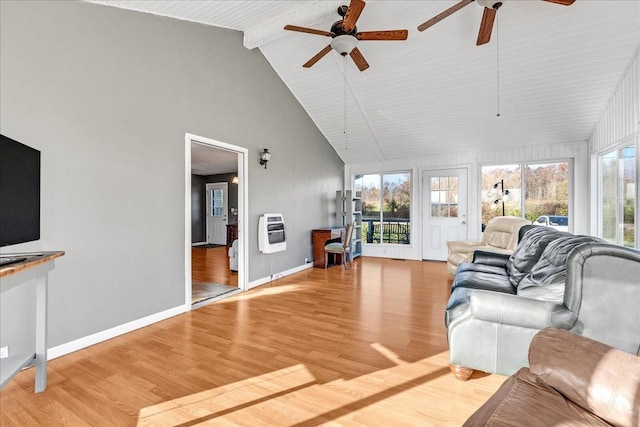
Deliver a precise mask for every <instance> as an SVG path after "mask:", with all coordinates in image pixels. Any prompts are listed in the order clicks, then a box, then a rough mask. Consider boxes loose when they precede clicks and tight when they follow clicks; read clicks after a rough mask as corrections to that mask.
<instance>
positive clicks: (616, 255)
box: [447, 233, 640, 380]
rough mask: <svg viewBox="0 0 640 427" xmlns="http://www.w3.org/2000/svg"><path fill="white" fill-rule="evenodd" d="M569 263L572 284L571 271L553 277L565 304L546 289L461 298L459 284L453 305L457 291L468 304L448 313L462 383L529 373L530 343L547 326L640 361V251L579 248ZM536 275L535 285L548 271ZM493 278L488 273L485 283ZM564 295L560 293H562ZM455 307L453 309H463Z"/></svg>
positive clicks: (478, 292)
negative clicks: (474, 377)
mask: <svg viewBox="0 0 640 427" xmlns="http://www.w3.org/2000/svg"><path fill="white" fill-rule="evenodd" d="M527 234H529V233H527ZM585 237H586V236H573V237H566V236H564V237H561V239H559V240H555V241H554V242H552V243H549V245H548V246H547V247H546V249H545V251H544V252H543V256H544V255H545V254H547V252H548V251H550V250H556V251H557V250H559V247H562V246H563V245H565V243H566V242H570V241H572V239H576V238H585ZM562 239H564V240H562ZM565 247H566V245H565ZM512 258H513V257H512ZM561 259H566V277H565V276H563V274H564V273H565V272H564V271H561V270H557V269H556V270H554V271H553V273H552V275H553V277H551V279H552V280H551V282H553V285H557V284H558V278H562V279H564V286H563V290H562V292H563V294H564V296H563V297H562V298H561V300H560V301H557V300H556V301H554V300H553V299H552V298H544V296H543V295H542V294H541V293H540V292H539V291H541V290H542V289H535V291H534V292H533V293H529V294H527V295H528V296H523V295H520V292H519V291H517V290H514V291H507V292H503V291H489V290H486V288H485V289H470V288H467V289H463V288H460V289H458V290H457V291H456V289H455V282H454V294H453V295H452V299H454V298H455V293H456V292H458V293H459V292H460V291H462V294H461V295H463V294H465V293H466V294H465V296H463V297H462V299H466V300H465V302H464V303H462V304H458V305H457V306H456V307H455V308H452V309H451V310H449V308H448V313H447V316H448V317H447V328H448V331H447V334H448V341H449V350H450V362H451V366H452V370H453V372H454V374H456V377H457V378H458V379H462V380H464V379H466V378H468V377H469V375H471V373H472V371H473V370H474V369H477V370H481V371H485V372H492V373H498V374H502V375H511V374H513V373H514V372H516V371H517V370H518V369H520V368H522V367H526V366H528V359H527V350H528V348H529V343H530V342H531V339H532V338H533V336H534V335H535V334H536V333H537V332H538V331H539V330H541V329H543V328H546V327H555V328H560V329H567V330H569V331H572V332H574V333H575V334H577V335H582V336H586V337H589V338H592V339H595V340H597V341H601V342H603V343H605V344H608V345H610V346H612V347H616V348H618V349H620V350H623V351H626V352H628V353H632V354H639V351H640V251H636V250H632V249H628V248H624V247H621V246H616V245H610V244H607V243H594V242H590V243H581V244H579V245H578V246H575V247H574V248H572V249H571V251H570V252H569V256H568V257H566V253H565V255H564V258H562V257H560V256H559V257H558V260H557V261H559V260H561ZM536 265H537V264H536ZM491 268H494V267H491ZM535 268H536V267H535V266H534V269H533V270H532V272H531V273H530V275H528V276H525V279H523V281H524V280H526V278H528V280H529V283H534V282H535V281H536V280H539V279H540V277H537V276H536V275H538V276H539V275H540V271H537V272H536V270H535ZM488 269H489V267H486V268H485V270H486V271H489V270H488ZM486 271H485V272H483V273H482V274H483V275H484V276H483V278H484V279H486V277H487V275H486ZM547 271H548V268H547ZM469 274H471V273H469ZM551 282H550V283H551ZM507 283H508V282H507ZM540 284H542V285H544V283H542V282H540ZM557 289H558V288H557V286H556V291H555V292H557ZM461 295H458V297H460V296H461ZM561 295H562V294H561ZM451 301H452V300H450V306H453V305H455V304H451Z"/></svg>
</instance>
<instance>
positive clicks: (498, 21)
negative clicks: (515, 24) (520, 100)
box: [496, 15, 500, 117]
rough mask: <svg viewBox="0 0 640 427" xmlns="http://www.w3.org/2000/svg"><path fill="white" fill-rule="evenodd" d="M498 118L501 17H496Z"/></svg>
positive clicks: (498, 108) (497, 113) (498, 113)
mask: <svg viewBox="0 0 640 427" xmlns="http://www.w3.org/2000/svg"><path fill="white" fill-rule="evenodd" d="M496 109H497V112H496V117H500V17H499V16H497V15H496Z"/></svg>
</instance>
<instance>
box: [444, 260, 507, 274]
mask: <svg viewBox="0 0 640 427" xmlns="http://www.w3.org/2000/svg"><path fill="white" fill-rule="evenodd" d="M463 271H476V272H480V273H491V274H497V275H500V276H506V275H507V270H505V269H504V267H502V266H499V265H490V264H482V263H474V262H465V263H462V264H460V265H459V266H458V271H457V272H456V274H458V273H462V272H463Z"/></svg>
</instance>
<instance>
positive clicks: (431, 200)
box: [422, 168, 468, 261]
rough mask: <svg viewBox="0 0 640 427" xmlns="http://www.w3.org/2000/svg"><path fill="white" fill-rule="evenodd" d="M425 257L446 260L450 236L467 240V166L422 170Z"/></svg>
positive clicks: (452, 238) (423, 245) (423, 247)
mask: <svg viewBox="0 0 640 427" xmlns="http://www.w3.org/2000/svg"><path fill="white" fill-rule="evenodd" d="M422 212H423V218H422V224H423V227H422V230H423V231H422V259H428V260H434V261H446V259H447V240H467V229H468V221H467V169H466V168H460V169H444V170H426V171H423V174H422Z"/></svg>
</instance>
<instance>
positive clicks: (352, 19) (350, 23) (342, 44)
mask: <svg viewBox="0 0 640 427" xmlns="http://www.w3.org/2000/svg"><path fill="white" fill-rule="evenodd" d="M365 5H366V3H365V2H364V1H362V0H351V3H349V7H347V6H340V7H339V8H338V14H339V15H340V16H342V19H340V20H338V21H336V22H334V23H333V25H331V31H323V30H316V29H313V28H305V27H298V26H296V25H286V26H285V27H284V29H285V30H289V31H298V32H300V33H309V34H317V35H320V36H326V37H331V38H332V40H331V43H329V45H327V46H326V47H325V48H324V49H322V50H321V51H320V52H318V53H317V54H315V56H313V58H311V59H310V60H308V61H307V62H305V63H304V65H303V67H305V68H310V67H311V66H313V65H314V64H315V63H316V62H318V61H319V60H320V59H322V57H323V56H325V55H326V54H327V53H329V52H330V51H331V49H334V50H335V51H336V52H338V53H339V54H340V55H342V56H346V55H347V54H349V55H350V56H351V59H353V62H354V63H355V64H356V66H357V67H358V69H359V70H360V71H364V70H366V69H367V68H369V64H368V63H367V61H366V60H365V59H364V56H362V53H361V52H360V50H359V49H358V47H357V44H358V41H359V40H362V41H368V40H406V39H407V36H408V35H409V32H408V31H407V30H385V31H361V32H359V31H358V29H357V28H356V21H357V20H358V18H359V17H360V14H361V13H362V10H363V9H364V7H365Z"/></svg>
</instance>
